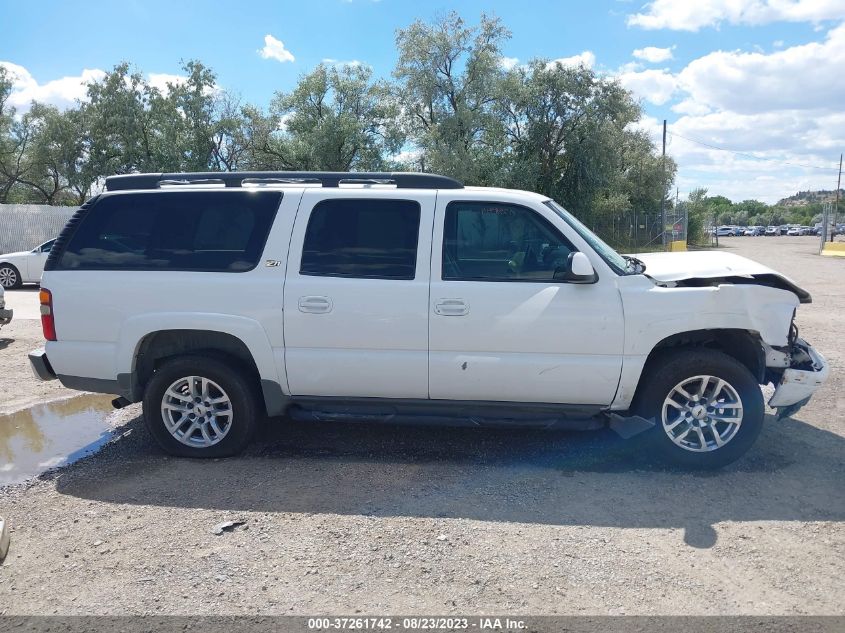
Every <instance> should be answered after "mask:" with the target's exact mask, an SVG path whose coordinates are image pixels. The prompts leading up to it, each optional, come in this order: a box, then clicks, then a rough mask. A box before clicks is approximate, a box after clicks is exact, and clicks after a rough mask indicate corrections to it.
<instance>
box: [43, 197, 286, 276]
mask: <svg viewBox="0 0 845 633" xmlns="http://www.w3.org/2000/svg"><path fill="white" fill-rule="evenodd" d="M281 197H282V194H281V193H280V192H271V191H255V192H253V191H233V192H229V191H216V192H215V191H192V192H177V191H173V192H144V193H129V194H118V195H112V196H103V197H101V198H100V199H99V200H98V201H97V203H96V204H95V205H94V206H93V208H91V209H90V210H89V211H88V212H87V214H86V215H85V216H84V217H83V218H82V219H81V221H80V222H79V224H78V227H77V228H76V230H75V231H74V233H73V235H72V236H71V237H70V240H69V241H68V243H67V246H66V247H65V248H64V249H63V252H62V254H61V258H60V259H59V260H58V264H57V266H56V269H58V270H188V271H217V272H243V271H247V270H251V269H253V268H255V266H256V265H257V264H258V259H259V258H260V257H261V253H262V251H263V250H264V245H265V243H266V241H267V235H268V234H269V231H270V227H271V226H272V224H273V219H274V218H275V216H276V210H277V209H278V207H279V203H280V201H281Z"/></svg>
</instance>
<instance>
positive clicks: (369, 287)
mask: <svg viewBox="0 0 845 633" xmlns="http://www.w3.org/2000/svg"><path fill="white" fill-rule="evenodd" d="M106 189H107V191H106V193H104V194H102V195H100V196H98V197H96V198H94V199H92V200H90V201H89V202H88V203H86V204H85V205H84V206H83V207H82V208H81V209H80V210H79V211H78V212H77V213H76V215H74V217H73V218H72V219H71V220H70V222H69V223H68V225H67V227H66V228H65V229H64V231H63V232H62V234H61V235H60V237H59V238H58V240H57V242H56V244H55V246H54V247H53V250H52V251H51V253H50V258H49V260H48V262H47V266H46V268H45V272H44V276H43V279H42V290H41V304H42V314H43V326H44V333H45V337H46V339H47V344H46V350H38V351H36V352H33V353H32V354H30V358H31V361H32V364H33V368H34V369H35V371H36V373H37V374H38V375H39V376H41V377H42V378H45V379H50V378H53V377H55V376H58V378H59V380H61V382H62V383H63V384H64V385H65V386H67V387H70V388H73V389H81V390H87V391H98V392H104V393H113V394H116V395H120V397H119V398H117V399H116V400H115V406H123V405H125V404H128V403H129V402H141V401H143V403H144V417H145V419H146V422H147V424H148V425H149V428H150V431H151V432H152V434H153V435H154V437H155V438H156V439H157V440H158V442H159V443H160V444H161V445H162V447H163V448H164V449H165V450H167V451H169V452H171V453H174V454H177V455H185V456H214V457H218V456H224V455H231V454H233V453H236V452H238V451H240V450H241V449H243V448H244V447H245V446H246V444H247V442H248V441H249V439H250V437H251V436H252V434H253V431H254V430H255V428H256V425H257V424H258V422H259V420H260V419H262V418H263V417H264V416H265V415H266V416H279V415H283V414H286V415H288V416H290V417H292V418H294V419H299V420H307V421H314V422H315V423H316V422H317V421H320V420H354V421H386V422H419V423H430V424H431V423H449V424H470V425H485V424H490V425H502V424H508V425H523V426H541V427H556V428H569V429H595V428H601V427H603V426H606V425H610V426H611V428H613V429H614V430H616V431H617V432H619V433H620V434H621V435H623V436H631V435H635V434H639V436H640V438H642V439H643V440H645V441H644V442H643V447H644V448H643V450H653V451H655V454H656V455H659V456H663V457H667V458H669V459H673V460H674V461H676V462H680V463H683V464H686V465H689V466H692V467H716V466H720V465H722V464H726V463H728V462H731V461H733V460H734V459H736V458H737V457H739V456H740V455H741V454H743V453H744V452H745V451H746V450H747V449H748V448H749V447H750V446H751V444H752V443H753V442H754V440H755V438H756V437H757V435H758V434H759V432H760V430H761V426H762V424H763V419H764V404H763V396H762V393H761V390H760V387H759V386H760V385H761V384H766V383H769V382H773V383H774V384H775V385H776V387H777V388H776V391H775V393H774V396H773V397H772V399H771V400H770V402H769V404H770V405H771V406H773V407H777V408H778V410H779V414H780V415H781V416H783V415H789V414H790V413H792V412H794V411H796V410H797V409H798V408H799V407H800V406H802V405H803V404H804V403H806V402H807V400H808V399H809V397H810V396H811V394H812V393H813V392H814V391H815V389H816V388H817V387H818V386H819V385H820V384H821V383H822V381H823V380H824V379H825V377H826V375H827V373H828V367H827V364H826V362H825V360H824V358H823V357H822V356H821V355H820V354H818V353H817V352H816V351H815V350H814V349H813V348H812V347H811V346H810V345H808V344H807V343H805V342H804V341H803V340H801V339H800V338H798V336H797V330H796V327H795V325H794V323H793V319H794V313H795V309H796V308H797V307H798V304H799V303H802V302H803V303H807V302H809V301H810V296H809V294H808V293H807V292H806V291H804V290H802V289H800V288H798V287H797V286H796V285H795V284H794V283H793V282H792V281H790V280H789V279H787V278H786V277H784V276H782V275H780V274H778V273H776V272H774V271H772V270H770V269H768V268H766V267H765V266H762V265H760V264H757V263H755V262H753V261H750V260H747V259H744V258H741V257H738V256H735V255H730V254H726V253H720V252H695V253H656V254H650V255H643V256H641V257H640V258H639V259H637V258H635V257H630V256H625V255H619V254H618V253H616V252H615V251H614V250H613V249H611V248H610V247H609V246H607V245H606V244H605V243H604V242H602V241H601V240H600V239H599V238H598V237H596V236H595V235H594V234H593V233H592V232H590V231H589V230H588V229H587V228H586V227H584V225H582V224H581V223H580V222H579V221H578V220H576V219H575V218H574V217H573V216H571V215H570V214H569V213H567V212H566V211H565V210H564V209H563V208H561V207H560V205H558V204H556V203H555V202H554V201H553V200H550V199H548V198H546V197H545V196H542V195H539V194H535V193H529V192H525V191H512V190H506V189H493V188H480V187H464V186H463V185H462V184H461V183H459V182H457V181H455V180H452V179H450V178H446V177H443V176H436V175H432V174H410V173H408V174H405V173H319V172H316V173H312V172H306V173H293V172H273V173H266V172H251V173H226V174H220V173H213V174H139V175H127V176H114V177H111V178H108V179H107V183H106Z"/></svg>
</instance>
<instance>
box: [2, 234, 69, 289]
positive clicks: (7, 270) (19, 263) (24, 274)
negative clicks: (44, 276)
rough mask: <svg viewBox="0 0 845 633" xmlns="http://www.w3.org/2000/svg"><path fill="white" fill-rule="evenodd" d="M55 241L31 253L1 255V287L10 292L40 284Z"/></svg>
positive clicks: (40, 246)
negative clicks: (29, 284)
mask: <svg viewBox="0 0 845 633" xmlns="http://www.w3.org/2000/svg"><path fill="white" fill-rule="evenodd" d="M55 241H56V240H55V239H53V240H50V241H48V242H44V243H43V244H40V245H39V246H36V247H35V248H33V249H32V250H31V251H20V252H17V253H5V254H4V255H0V286H3V287H4V288H6V289H7V290H9V289H12V288H20V287H21V286H22V285H23V284H26V283H34V284H37V283H39V282H40V281H41V273H42V272H44V264H45V263H46V261H47V256H48V255H49V254H50V249H51V248H52V247H53V243H54V242H55Z"/></svg>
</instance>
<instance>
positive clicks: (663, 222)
mask: <svg viewBox="0 0 845 633" xmlns="http://www.w3.org/2000/svg"><path fill="white" fill-rule="evenodd" d="M662 160H663V180H662V182H661V183H660V185H661V186H660V234H661V236H662V240H663V250H664V251H665V250H666V119H663V159H662ZM837 191H838V189H837Z"/></svg>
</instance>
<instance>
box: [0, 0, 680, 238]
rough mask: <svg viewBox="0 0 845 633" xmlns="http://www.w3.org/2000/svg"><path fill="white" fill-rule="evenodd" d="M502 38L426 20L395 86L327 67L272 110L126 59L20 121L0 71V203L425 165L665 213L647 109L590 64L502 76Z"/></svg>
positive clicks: (410, 33)
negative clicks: (179, 174) (154, 185)
mask: <svg viewBox="0 0 845 633" xmlns="http://www.w3.org/2000/svg"><path fill="white" fill-rule="evenodd" d="M509 37H510V33H509V31H508V30H507V28H506V27H505V26H504V25H503V24H502V23H501V21H500V20H499V19H497V18H492V17H488V16H485V15H482V17H481V19H480V22H479V23H478V24H467V23H466V22H465V21H464V20H463V19H462V18H461V17H460V16H459V15H458V14H457V13H454V12H453V13H450V14H448V15H446V16H443V17H441V18H439V19H437V20H435V21H432V22H424V21H420V20H417V21H415V22H414V23H412V24H411V25H409V26H408V27H407V28H403V29H399V30H398V31H397V33H396V48H397V52H398V58H397V60H396V64H395V67H394V70H393V72H392V75H391V77H390V78H388V79H377V78H375V77H373V73H372V71H371V69H369V68H368V67H366V66H364V65H358V64H345V65H332V64H325V63H324V64H320V65H318V66H317V67H316V68H314V69H313V70H312V71H310V72H308V73H307V74H305V75H303V76H301V77H300V78H299V80H298V83H297V84H296V86H295V87H294V88H293V89H292V90H290V91H288V92H277V93H276V94H275V96H274V98H273V99H272V101H271V103H270V104H269V107H267V108H261V107H258V106H255V105H253V104H249V103H243V102H242V101H241V99H240V98H239V97H238V96H237V95H236V94H234V93H231V92H228V91H226V90H222V89H220V88H219V87H218V86H217V83H216V76H215V73H214V71H213V70H212V69H211V68H208V67H207V66H205V65H204V64H203V63H202V62H201V61H198V60H192V61H188V62H186V63H184V64H183V70H184V73H185V79H184V80H180V81H175V82H171V83H168V84H167V86H166V88H164V89H162V88H159V87H156V86H153V85H151V84H150V82H149V81H147V80H145V78H144V76H143V75H142V73H141V72H140V71H138V70H137V69H134V68H133V67H132V66H131V65H130V64H128V63H121V64H119V65H117V66H115V67H114V68H113V69H112V70H111V72H109V73H107V74H106V76H105V77H104V78H103V79H101V80H99V81H94V82H91V83H89V84H88V85H87V99H86V100H84V101H80V102H78V103H77V104H76V105H75V106H74V107H72V108H69V109H66V110H59V109H57V108H55V107H53V106H51V105H47V104H41V103H33V104H32V106H31V108H30V109H29V110H28V111H27V112H26V113H23V114H19V113H17V112H16V111H15V109H14V108H13V107H11V105H10V103H9V97H10V95H11V93H12V81H11V77H10V76H9V75H8V74H7V73H6V72H5V71H4V70H3V69H2V68H0V203H3V202H32V203H47V204H69V205H76V204H81V203H82V202H84V201H85V200H86V199H87V198H88V197H90V196H91V195H92V194H93V193H95V192H96V191H97V190H98V188H100V187H101V186H102V182H103V178H104V177H105V176H107V175H110V174H124V173H131V172H161V171H164V172H174V171H235V170H247V169H249V170H332V171H350V170H352V171H381V170H421V171H428V172H436V173H441V174H445V175H448V176H453V177H455V178H458V179H460V180H462V181H463V182H465V183H466V184H472V185H488V186H502V187H512V188H520V189H528V190H532V191H537V192H541V193H543V194H546V195H548V196H550V197H552V198H554V199H556V200H558V201H559V202H560V203H562V204H563V205H564V206H566V207H567V208H568V209H569V210H571V211H573V212H574V213H575V214H577V215H578V216H579V217H581V218H582V219H584V220H586V221H592V222H600V221H601V220H602V218H605V217H611V216H612V217H618V216H619V215H621V214H628V213H636V214H643V213H657V212H659V210H660V206H661V199H662V198H663V197H664V196H666V194H667V192H668V191H669V190H670V188H671V184H672V182H673V180H674V176H675V169H676V168H675V163H674V162H673V161H672V160H671V158H668V157H667V158H665V159H664V158H662V157H661V156H660V155H659V152H658V151H657V148H656V147H655V146H654V143H653V142H652V141H651V140H650V139H649V137H648V135H647V134H645V133H644V132H643V131H642V130H640V129H638V128H637V126H636V123H637V122H638V121H639V120H640V118H641V116H642V110H641V107H640V105H639V103H638V102H637V101H635V99H634V98H633V97H632V95H631V94H630V93H629V92H628V91H626V90H625V89H624V88H623V87H622V86H621V85H620V84H619V83H618V82H617V81H616V80H614V79H613V78H609V77H606V76H602V75H600V74H599V73H596V72H595V71H593V70H592V69H590V68H587V67H585V66H583V65H581V66H576V67H573V66H568V65H562V64H560V63H556V62H552V61H548V60H544V59H535V60H533V61H531V62H530V63H528V64H526V65H522V66H516V67H513V68H510V69H506V68H504V67H503V65H502V53H501V51H502V46H503V44H504V43H505V42H506V41H507V39H508V38H509ZM670 204H671V202H670Z"/></svg>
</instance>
